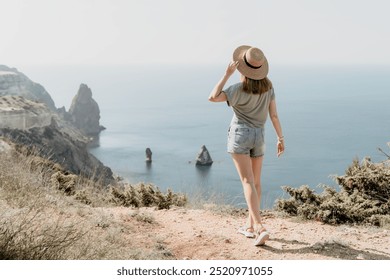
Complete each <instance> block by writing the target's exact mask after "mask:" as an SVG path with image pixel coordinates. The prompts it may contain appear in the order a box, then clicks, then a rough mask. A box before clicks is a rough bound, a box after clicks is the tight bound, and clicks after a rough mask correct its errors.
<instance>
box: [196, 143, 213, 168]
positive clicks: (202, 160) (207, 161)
mask: <svg viewBox="0 0 390 280" xmlns="http://www.w3.org/2000/svg"><path fill="white" fill-rule="evenodd" d="M212 164H213V160H212V159H211V156H210V153H209V151H208V150H207V148H206V146H205V145H202V147H201V148H200V151H199V153H198V156H197V157H196V165H199V166H210V165H212Z"/></svg>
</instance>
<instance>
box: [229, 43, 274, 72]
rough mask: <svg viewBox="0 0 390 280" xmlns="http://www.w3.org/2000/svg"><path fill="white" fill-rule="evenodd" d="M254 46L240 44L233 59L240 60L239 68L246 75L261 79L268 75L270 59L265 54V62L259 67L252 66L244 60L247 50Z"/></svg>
mask: <svg viewBox="0 0 390 280" xmlns="http://www.w3.org/2000/svg"><path fill="white" fill-rule="evenodd" d="M250 48H252V47H251V46H246V45H243V46H239V47H238V48H236V49H235V50H234V52H233V61H238V66H237V70H238V72H240V73H241V74H242V75H244V76H245V77H248V78H250V79H253V80H261V79H264V78H265V77H267V75H268V60H267V58H266V57H265V56H264V60H265V61H264V63H263V64H262V65H261V67H260V68H259V69H253V68H250V67H249V66H248V65H247V64H246V63H245V61H244V54H245V52H246V51H247V50H248V49H250Z"/></svg>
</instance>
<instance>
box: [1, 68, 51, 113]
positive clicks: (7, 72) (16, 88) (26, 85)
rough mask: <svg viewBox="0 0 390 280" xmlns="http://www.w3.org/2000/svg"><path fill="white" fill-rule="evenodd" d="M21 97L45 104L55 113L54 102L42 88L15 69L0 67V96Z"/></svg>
mask: <svg viewBox="0 0 390 280" xmlns="http://www.w3.org/2000/svg"><path fill="white" fill-rule="evenodd" d="M5 95H13V96H22V97H24V98H26V99H29V100H32V101H37V102H41V103H45V104H46V105H47V106H48V107H49V109H50V110H52V111H56V107H55V105H54V101H53V99H52V98H51V96H50V95H49V93H48V92H47V91H46V90H45V88H44V87H43V86H41V85H40V84H37V83H35V82H33V81H31V80H30V79H29V78H28V77H27V76H26V75H24V74H23V73H21V72H19V71H18V70H17V69H16V68H10V67H7V66H5V65H0V96H5Z"/></svg>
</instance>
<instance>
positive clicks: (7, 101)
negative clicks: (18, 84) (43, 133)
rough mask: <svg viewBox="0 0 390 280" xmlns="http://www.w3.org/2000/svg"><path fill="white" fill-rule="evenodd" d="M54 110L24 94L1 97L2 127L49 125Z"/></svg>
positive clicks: (0, 120)
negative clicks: (25, 96) (29, 98)
mask: <svg viewBox="0 0 390 280" xmlns="http://www.w3.org/2000/svg"><path fill="white" fill-rule="evenodd" d="M52 115H53V112H52V111H50V109H49V108H48V107H47V106H46V105H45V104H43V103H38V102H35V101H31V100H28V99H25V98H24V97H22V96H2V97H0V128H6V127H8V128H16V129H29V128H32V127H43V126H47V125H49V124H50V122H51V118H52Z"/></svg>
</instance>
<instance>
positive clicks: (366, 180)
mask: <svg viewBox="0 0 390 280" xmlns="http://www.w3.org/2000/svg"><path fill="white" fill-rule="evenodd" d="M389 164H390V162H389V161H385V162H381V163H373V162H371V160H370V159H369V158H365V159H364V160H363V161H362V162H361V163H360V162H359V161H358V160H354V161H353V162H352V164H351V166H349V167H348V168H347V170H346V172H345V175H343V176H337V177H336V178H335V180H336V182H337V183H338V184H339V185H340V187H341V190H340V191H339V192H338V191H336V190H335V189H333V188H331V187H325V189H324V191H323V192H322V193H321V194H316V193H315V192H314V191H313V190H311V189H310V188H309V187H308V186H301V187H300V188H297V189H295V188H292V187H289V186H284V187H283V189H284V190H285V191H286V192H287V193H288V194H289V195H290V196H291V198H290V199H287V200H286V199H281V200H278V201H277V202H276V205H275V207H276V209H277V210H279V211H283V212H285V213H288V214H290V215H293V216H300V217H303V218H305V219H315V220H319V221H322V222H325V223H330V224H343V223H356V224H362V223H364V224H371V225H377V226H384V225H387V224H390V165H389Z"/></svg>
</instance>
